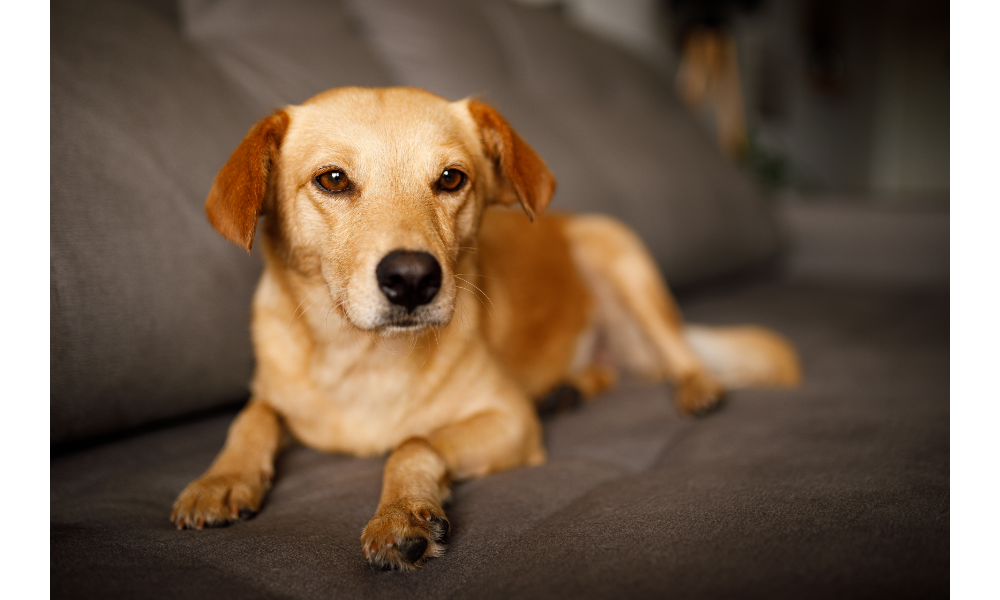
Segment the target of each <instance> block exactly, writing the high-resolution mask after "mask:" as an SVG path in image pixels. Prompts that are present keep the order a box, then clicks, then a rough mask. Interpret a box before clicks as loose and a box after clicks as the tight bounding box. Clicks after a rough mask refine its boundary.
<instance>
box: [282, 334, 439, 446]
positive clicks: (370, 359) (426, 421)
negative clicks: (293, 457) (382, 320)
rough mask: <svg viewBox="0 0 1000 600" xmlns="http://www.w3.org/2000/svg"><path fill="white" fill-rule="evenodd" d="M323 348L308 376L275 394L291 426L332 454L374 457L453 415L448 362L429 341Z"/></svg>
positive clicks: (314, 356) (306, 440)
mask: <svg viewBox="0 0 1000 600" xmlns="http://www.w3.org/2000/svg"><path fill="white" fill-rule="evenodd" d="M361 346H362V347H360V348H358V347H352V346H349V345H340V346H338V345H330V346H320V347H317V348H316V349H315V351H314V352H313V353H312V356H311V357H310V361H309V365H308V369H307V370H306V373H307V376H306V377H305V378H303V379H300V380H299V381H296V382H294V384H292V385H289V384H290V383H292V382H285V383H284V384H283V385H281V386H280V387H281V388H282V389H281V390H280V391H277V390H276V391H275V392H274V393H272V397H274V398H275V400H276V404H278V406H276V408H277V409H278V410H279V412H281V413H282V414H283V416H284V417H285V421H286V424H287V425H288V427H289V429H290V430H291V431H292V433H294V434H295V435H296V437H297V438H298V439H300V440H301V441H302V442H303V443H305V444H307V445H309V446H312V447H315V448H318V449H321V450H327V451H334V452H347V453H352V454H360V455H368V454H379V453H382V452H385V451H387V450H390V449H391V448H393V447H394V446H396V445H398V444H399V443H400V442H402V441H403V440H404V439H406V438H407V437H410V436H413V435H423V434H426V433H427V430H429V429H431V428H432V427H433V426H432V424H433V423H434V422H435V421H437V420H440V418H441V416H442V415H443V414H444V413H446V412H448V410H449V409H448V408H447V407H446V405H447V404H448V401H449V398H450V395H449V394H448V393H446V392H444V393H443V390H442V389H441V387H442V386H441V383H442V382H443V381H444V379H445V376H444V375H445V374H446V373H447V371H448V365H447V364H444V362H445V359H446V358H447V357H446V356H443V355H442V352H440V349H439V348H436V347H435V348H431V347H429V346H428V345H427V343H426V341H422V340H419V339H418V340H416V341H414V340H396V341H391V340H390V341H387V340H377V341H375V342H374V343H372V344H362V345H361Z"/></svg>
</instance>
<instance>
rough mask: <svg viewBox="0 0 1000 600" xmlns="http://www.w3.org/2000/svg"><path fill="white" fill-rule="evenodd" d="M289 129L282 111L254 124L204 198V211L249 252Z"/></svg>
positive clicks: (286, 118) (220, 228) (214, 225)
mask: <svg viewBox="0 0 1000 600" xmlns="http://www.w3.org/2000/svg"><path fill="white" fill-rule="evenodd" d="M287 130H288V113H286V112H285V111H283V110H279V111H277V112H275V113H274V114H273V115H271V116H270V117H268V118H266V119H264V120H263V121H261V122H259V123H257V124H256V125H254V127H253V129H251V130H250V133H248V134H247V136H246V137H245V138H243V141H242V142H240V145H239V146H237V147H236V150H233V154H232V155H231V156H230V157H229V160H228V161H226V164H225V165H223V167H222V169H221V170H220V171H219V172H218V174H216V176H215V181H213V182H212V189H211V190H210V191H209V192H208V199H207V200H205V212H206V213H208V220H209V222H211V223H212V226H213V227H215V229H216V230H217V231H218V232H219V233H221V234H222V235H224V236H225V237H226V239H228V240H229V241H231V242H233V243H234V244H236V245H238V246H240V247H242V248H244V249H246V251H247V252H250V249H251V248H253V238H254V234H255V233H256V232H257V217H258V216H259V215H260V209H261V205H262V204H263V203H264V196H265V195H266V194H267V180H268V177H269V176H270V174H271V165H272V162H273V161H274V160H275V159H276V158H277V156H278V148H279V147H280V146H281V140H282V139H283V138H284V137H285V131H287Z"/></svg>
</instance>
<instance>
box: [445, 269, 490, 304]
mask: <svg viewBox="0 0 1000 600" xmlns="http://www.w3.org/2000/svg"><path fill="white" fill-rule="evenodd" d="M455 278H456V279H459V280H461V281H464V282H465V283H467V284H469V285H471V286H472V287H474V288H476V289H477V290H479V291H480V292H481V293H482V294H483V297H484V298H486V299H487V300H489V301H490V306H492V307H493V308H494V309H496V307H497V305H496V304H493V300H490V297H489V296H488V295H487V294H486V292H484V291H483V290H482V288H480V287H479V286H478V285H476V284H474V283H472V282H471V281H469V280H468V279H462V278H461V277H459V276H458V275H456V276H455Z"/></svg>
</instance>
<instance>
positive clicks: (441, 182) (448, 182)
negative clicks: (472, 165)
mask: <svg viewBox="0 0 1000 600" xmlns="http://www.w3.org/2000/svg"><path fill="white" fill-rule="evenodd" d="M465 180H466V177H465V173H463V172H461V171H459V170H458V169H445V170H444V173H441V178H440V179H438V187H440V188H441V189H442V190H444V191H446V192H457V191H458V190H459V189H460V188H461V187H462V186H463V185H465Z"/></svg>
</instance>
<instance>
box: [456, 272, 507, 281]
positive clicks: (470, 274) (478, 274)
mask: <svg viewBox="0 0 1000 600" xmlns="http://www.w3.org/2000/svg"><path fill="white" fill-rule="evenodd" d="M455 275H456V276H459V275H461V276H462V277H482V278H483V279H492V280H493V281H500V279H499V278H498V277H490V276H489V275H483V274H482V273H455Z"/></svg>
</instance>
